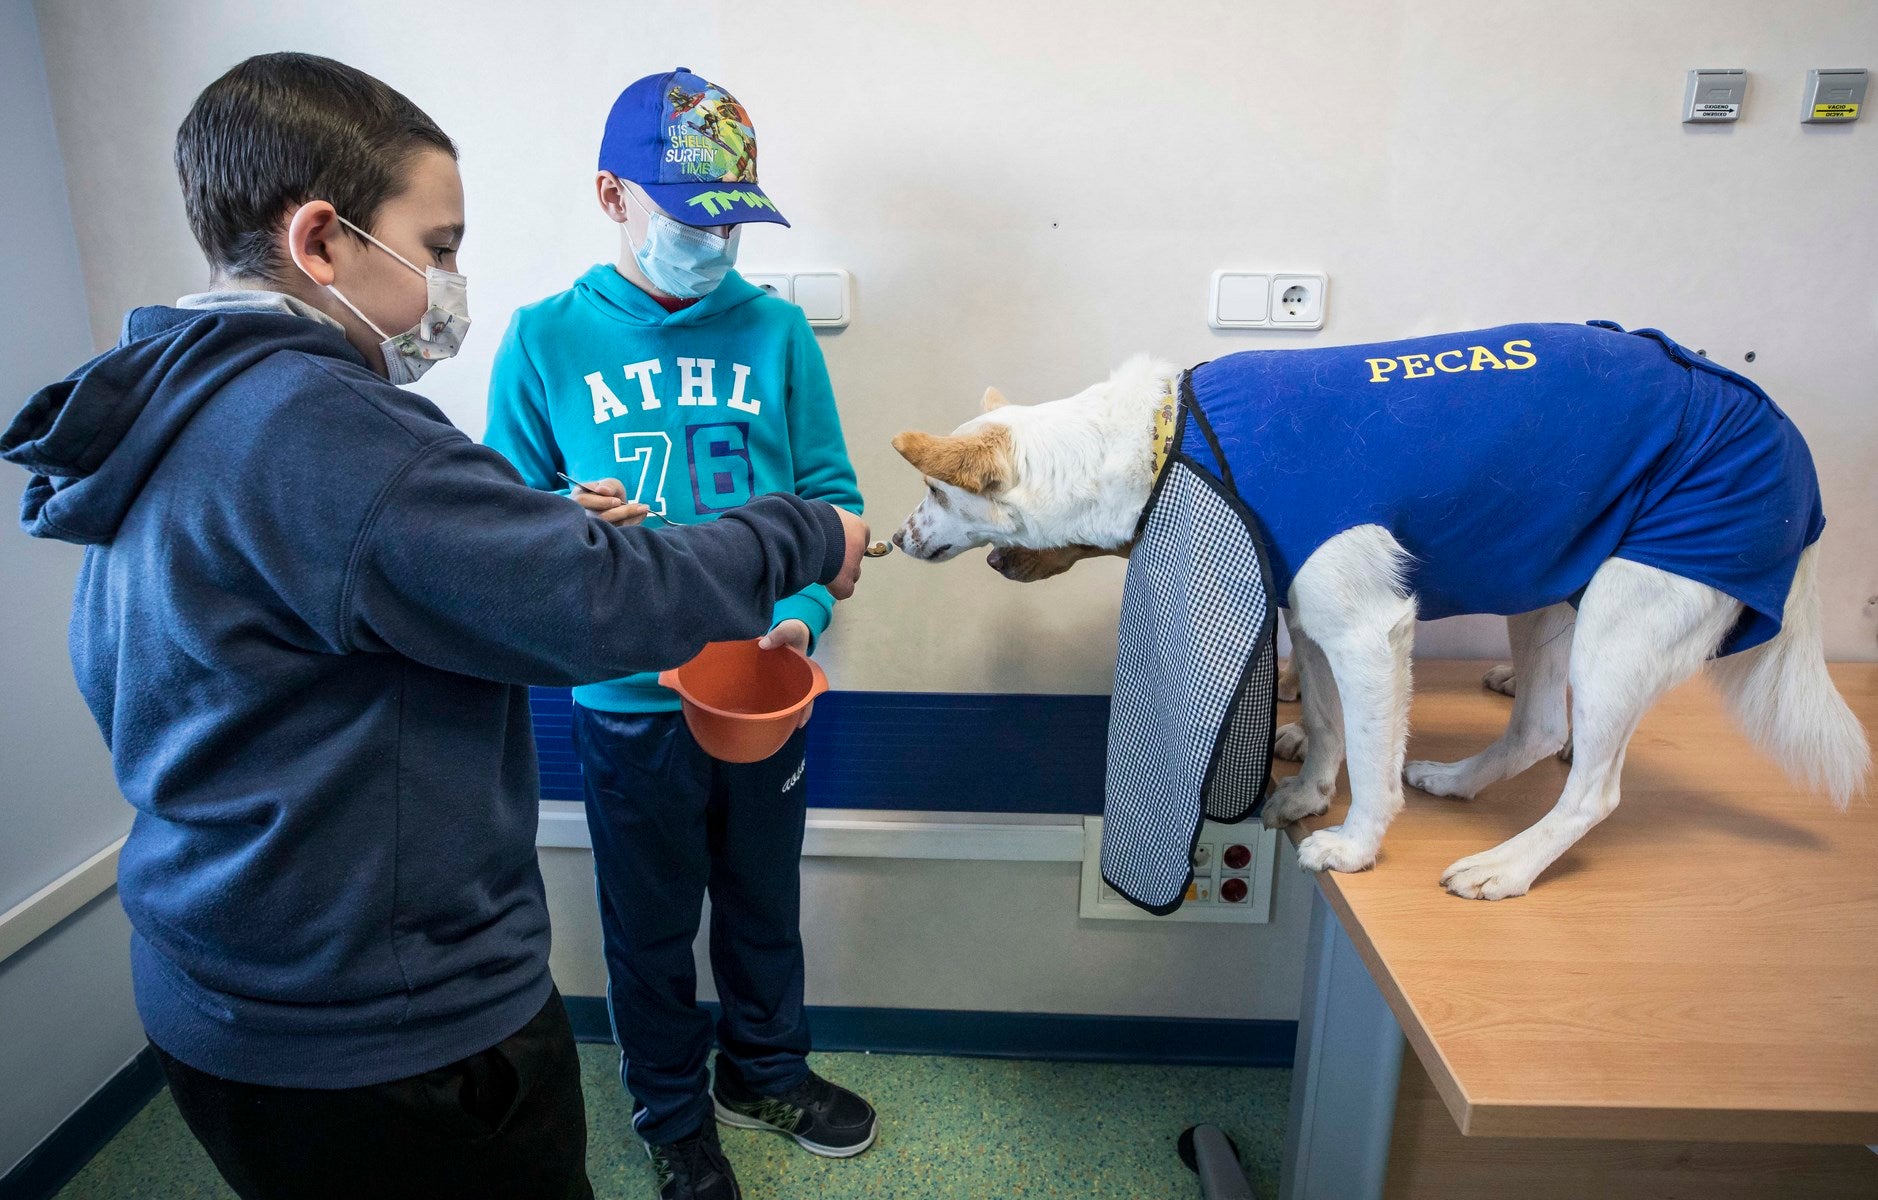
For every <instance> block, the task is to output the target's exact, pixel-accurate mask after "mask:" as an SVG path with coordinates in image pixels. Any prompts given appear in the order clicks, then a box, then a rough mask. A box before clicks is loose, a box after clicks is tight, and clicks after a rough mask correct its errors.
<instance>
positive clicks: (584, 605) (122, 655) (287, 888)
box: [0, 308, 844, 1088]
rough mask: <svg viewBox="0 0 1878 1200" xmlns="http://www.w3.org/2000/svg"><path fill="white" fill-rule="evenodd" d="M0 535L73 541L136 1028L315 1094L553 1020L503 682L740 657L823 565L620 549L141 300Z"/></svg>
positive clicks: (430, 420) (525, 794)
mask: <svg viewBox="0 0 1878 1200" xmlns="http://www.w3.org/2000/svg"><path fill="white" fill-rule="evenodd" d="M0 457H4V458H6V459H7V460H8V461H11V462H14V463H18V464H20V465H22V466H24V467H26V468H27V469H28V470H30V471H32V472H33V473H34V477H33V479H32V482H31V484H30V485H29V487H28V489H27V492H26V497H25V500H24V503H23V516H22V521H23V524H24V525H25V527H26V529H27V531H28V532H30V533H32V534H34V535H35V536H38V537H50V538H58V539H61V540H63V541H68V542H77V543H80V544H83V545H84V546H86V548H87V549H86V553H85V560H84V566H83V568H82V570H81V572H80V574H79V577H78V586H77V594H76V596H75V598H74V601H73V611H72V627H71V653H72V663H73V666H74V669H75V670H76V673H77V676H78V685H79V689H80V691H81V692H82V693H83V694H84V697H85V700H86V702H87V703H88V704H89V705H90V707H91V711H92V714H93V715H94V716H95V717H96V718H97V721H98V725H99V727H100V728H101V729H102V730H103V732H104V738H105V741H106V743H107V744H108V745H109V747H110V749H111V755H112V761H113V763H114V765H115V768H116V773H117V781H118V785H119V787H121V788H122V790H123V792H124V795H125V797H126V798H127V799H129V801H130V802H131V804H133V805H134V806H135V807H136V809H137V815H136V818H135V821H134V823H133V825H132V827H131V833H130V839H129V841H128V842H127V843H126V845H125V847H124V852H123V856H122V859H121V862H120V865H119V870H118V886H119V892H120V895H121V897H122V900H123V903H124V908H125V910H126V912H128V913H129V915H130V920H131V925H132V927H133V930H134V933H133V937H132V944H131V961H132V975H133V979H134V982H135V987H136V995H137V1005H138V1011H139V1013H140V1015H141V1016H142V1018H143V1021H144V1024H145V1026H146V1028H147V1029H148V1031H149V1033H150V1036H151V1038H152V1040H153V1041H155V1042H156V1043H157V1044H158V1045H159V1046H161V1047H163V1049H164V1050H166V1051H168V1052H169V1053H170V1054H172V1055H174V1056H175V1057H177V1058H179V1059H181V1060H183V1061H184V1062H186V1063H188V1064H190V1065H191V1066H194V1067H196V1068H198V1069H200V1070H203V1071H208V1072H211V1073H213V1074H216V1075H220V1076H223V1077H225V1078H229V1079H236V1080H242V1081H245V1082H249V1083H260V1084H271V1085H276V1086H290V1087H318V1088H340V1087H352V1086H358V1085H362V1084H367V1083H375V1082H382V1081H385V1080H389V1079H396V1078H401V1077H404V1076H407V1075H412V1074H416V1073H418V1072H421V1071H426V1070H430V1069H433V1068H435V1067H438V1066H441V1065H443V1064H445V1063H448V1062H452V1061H454V1060H456V1059H458V1058H461V1057H464V1056H466V1055H469V1054H473V1053H475V1052H477V1051H479V1050H482V1049H484V1048H486V1047H488V1046H490V1045H492V1044H494V1043H495V1042H497V1041H500V1040H501V1039H503V1038H504V1037H507V1036H508V1035H509V1034H510V1033H513V1032H514V1031H515V1030H517V1029H519V1028H520V1027H521V1026H522V1025H523V1024H525V1023H526V1022H527V1021H528V1019H529V1018H530V1017H532V1016H533V1015H534V1014H535V1012H536V1011H537V1010H538V1009H539V1008H540V1007H541V1005H542V1004H543V1002H544V1001H545V1000H546V998H547V996H548V991H549V987H550V980H549V977H548V913H547V906H546V902H545V899H544V896H543V892H542V885H541V876H540V873H539V871H538V870H537V868H536V864H535V826H536V801H537V790H536V788H537V784H536V768H535V751H534V742H533V738H532V735H531V731H530V722H529V711H528V695H527V691H526V688H525V687H524V686H523V685H526V684H550V685H571V684H582V683H589V682H593V681H596V680H602V679H615V678H618V677H619V676H622V675H627V674H630V673H633V672H636V671H643V670H649V669H658V668H661V667H669V666H673V665H676V664H678V663H680V662H683V661H684V660H686V659H687V658H689V657H690V656H691V655H692V654H694V653H695V652H696V651H697V650H698V649H699V648H700V647H701V646H702V645H703V643H704V642H706V641H707V640H714V639H722V638H736V637H754V636H757V635H760V634H761V633H763V632H764V631H765V630H766V629H767V628H768V624H769V618H770V615H771V613H772V611H773V610H774V608H775V606H776V602H777V601H778V600H780V599H781V598H783V597H784V596H787V595H790V594H792V593H795V592H799V591H801V590H802V589H803V588H805V587H808V586H809V585H811V584H814V583H825V582H827V581H829V580H830V579H832V578H833V577H834V576H835V575H836V574H837V572H838V571H839V570H840V567H841V562H842V558H843V550H844V537H843V533H842V527H841V521H840V518H839V517H838V516H837V514H836V512H835V510H834V509H833V508H830V507H829V506H827V505H825V504H820V503H815V502H811V501H805V500H800V499H797V498H796V497H794V496H770V497H763V498H760V499H758V500H756V501H753V502H752V503H750V504H748V505H746V506H744V507H743V508H740V509H738V510H737V511H735V512H731V513H727V514H725V515H724V516H723V517H722V518H721V519H720V520H718V521H715V522H713V523H712V524H710V525H708V526H703V527H699V528H685V529H659V530H645V529H625V530H621V529H615V528H612V527H611V526H608V525H607V524H605V523H604V522H602V521H599V520H596V519H593V518H591V517H589V516H587V515H586V513H585V512H584V511H583V510H582V509H580V508H579V507H577V506H575V505H573V504H571V503H569V502H568V501H567V499H566V498H564V497H562V496H558V495H554V494H552V493H548V492H542V491H537V490H535V489H534V488H530V487H528V486H526V485H524V484H523V483H522V481H521V479H520V477H519V476H517V475H516V473H515V470H514V468H512V467H511V466H510V465H509V464H508V462H507V461H506V460H504V459H503V458H502V456H501V455H499V454H497V453H496V452H495V451H493V450H489V449H486V448H484V447H481V446H478V445H476V444H475V443H474V442H472V441H471V440H470V439H469V438H467V437H466V436H464V435H463V433H462V432H461V431H459V430H458V429H457V428H456V427H455V426H454V425H452V424H451V423H450V421H449V419H448V418H447V417H445V416H444V415H443V413H442V412H440V411H439V410H438V409H437V408H436V407H435V406H433V405H432V404H430V403H429V402H428V401H426V400H425V399H423V398H422V397H421V396H418V395H416V394H415V393H412V392H408V391H404V390H402V389H399V388H395V387H392V386H391V385H390V384H388V383H386V382H385V381H384V380H383V379H380V378H379V377H378V376H377V375H375V374H373V373H372V372H371V371H370V370H369V369H367V367H366V365H365V362H364V360H363V359H362V358H361V357H360V356H359V354H358V352H357V351H355V350H354V349H353V348H352V347H351V346H350V345H349V344H348V343H347V342H346V341H345V339H344V337H343V336H341V335H340V334H339V333H338V332H337V331H336V330H333V329H329V328H327V327H325V326H323V325H321V324H319V323H318V322H315V321H311V320H308V319H306V318H303V317H298V316H293V315H289V314H286V313H270V312H203V311H192V310H181V309H173V308H140V309H137V310H135V311H134V312H132V313H131V314H130V315H129V317H127V318H126V320H125V332H124V337H123V340H122V341H121V342H120V344H119V345H118V346H117V348H116V349H114V350H111V351H109V352H107V353H106V354H104V355H102V356H101V357H99V358H97V359H95V360H93V361H92V362H90V363H88V364H86V365H85V366H84V367H82V368H80V369H79V370H78V371H77V372H76V373H75V374H74V375H72V376H71V377H70V378H68V379H66V380H65V381H63V382H60V383H56V384H53V385H52V386H50V387H48V388H46V389H44V390H43V391H41V392H39V393H38V394H37V395H36V396H34V397H33V398H32V400H31V401H30V402H28V404H27V406H26V408H25V409H24V410H23V411H22V412H21V413H20V415H19V416H18V417H17V418H16V419H15V421H14V423H13V426H12V428H11V429H9V430H8V431H7V432H6V434H5V435H4V437H0Z"/></svg>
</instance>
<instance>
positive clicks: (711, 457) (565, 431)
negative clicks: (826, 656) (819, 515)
mask: <svg viewBox="0 0 1878 1200" xmlns="http://www.w3.org/2000/svg"><path fill="white" fill-rule="evenodd" d="M484 441H485V442H487V444H488V445H489V446H491V447H492V448H494V449H496V450H498V451H500V452H501V453H502V454H503V455H504V456H506V457H507V458H508V460H509V461H510V462H512V463H514V464H515V468H516V470H518V471H520V472H521V473H522V478H523V479H524V480H526V481H527V482H528V483H529V484H530V485H532V486H534V487H538V488H542V489H544V490H548V491H559V492H563V493H565V492H566V491H568V487H567V485H566V483H565V482H563V481H562V480H561V479H560V478H559V477H558V475H557V472H563V471H564V472H566V473H567V474H569V475H571V476H573V477H574V478H575V479H583V480H592V479H618V480H620V481H621V482H623V483H624V484H625V485H626V494H627V497H628V498H629V499H636V500H638V501H639V502H641V503H643V504H645V505H647V506H649V507H650V508H651V509H652V512H653V514H654V515H653V516H652V517H649V518H647V522H646V523H647V524H648V525H657V524H659V523H660V521H661V519H662V518H664V517H666V516H669V517H670V518H671V520H672V521H673V522H677V523H684V524H695V523H698V522H703V521H710V520H713V519H715V518H716V517H717V516H718V515H719V514H721V513H725V512H728V511H730V510H731V509H734V508H737V507H738V506H739V505H742V504H744V503H746V502H748V501H749V500H751V499H752V498H753V497H756V496H761V495H764V494H766V493H770V492H789V493H793V494H794V495H797V496H802V497H805V498H807V499H812V500H823V501H826V502H828V503H830V504H835V505H839V506H840V507H842V508H845V509H848V510H849V511H851V512H854V513H857V514H858V513H859V512H860V511H861V492H860V488H859V486H858V485H857V484H856V482H855V478H854V466H853V464H852V463H850V462H849V461H848V450H847V445H846V443H845V442H844V440H843V439H842V436H841V418H840V415H839V414H838V413H837V412H836V410H835V396H834V391H833V389H832V388H831V387H830V386H829V382H828V368H827V365H826V364H825V363H824V362H823V361H822V352H821V348H820V347H819V346H817V345H816V344H815V335H814V333H813V332H812V331H811V330H810V329H809V325H808V321H807V320H806V319H805V318H804V317H803V315H802V310H801V309H799V308H797V307H796V306H795V305H793V304H790V303H789V302H788V301H786V300H780V299H777V298H776V297H774V296H771V295H770V294H769V293H767V292H765V291H763V290H762V289H761V288H759V287H757V286H756V285H754V284H752V283H750V282H749V281H748V280H746V279H744V278H743V277H742V276H741V275H739V274H737V273H736V272H735V271H732V272H731V273H730V274H729V275H727V276H725V278H724V281H723V282H722V283H720V284H719V285H718V286H717V287H716V289H714V290H713V291H712V292H711V293H710V294H708V295H706V296H705V297H704V298H703V299H701V300H699V301H698V302H697V303H695V304H692V305H690V306H688V307H686V308H682V309H679V310H678V311H677V312H667V311H666V310H665V308H664V307H663V306H661V305H660V304H659V303H658V302H657V301H655V300H654V299H652V297H650V296H648V295H646V294H645V293H644V292H642V291H640V290H639V288H637V287H635V286H634V285H633V284H632V283H630V282H628V281H627V280H626V279H625V278H624V277H623V276H621V275H620V273H619V272H618V271H617V270H615V269H614V268H613V265H612V264H611V263H600V264H598V265H596V266H594V267H593V268H592V269H590V270H589V271H587V272H586V274H584V275H582V276H581V277H580V278H579V279H578V280H576V281H575V283H574V286H573V287H571V288H569V289H568V290H566V291H564V292H561V293H558V294H557V295H553V296H549V297H548V298H547V299H545V300H542V301H540V302H538V303H536V304H531V305H529V306H527V307H526V308H523V309H521V310H520V311H518V312H517V313H516V314H515V318H514V320H512V321H510V322H509V328H508V332H507V333H506V334H505V335H503V339H502V346H501V349H500V350H498V351H497V353H496V363H495V370H494V372H493V374H492V376H491V378H490V384H489V428H488V431H487V433H486V434H485V435H484ZM834 607H835V602H834V597H833V596H831V595H829V593H828V589H827V588H825V587H823V586H821V585H820V584H815V585H813V586H811V587H809V588H807V589H805V590H803V591H800V592H796V593H795V594H793V595H790V596H786V597H784V598H783V599H781V600H780V601H778V602H777V604H776V607H775V615H774V618H773V620H772V621H771V625H772V626H774V625H775V624H777V623H779V622H782V621H785V620H788V619H789V618H791V617H794V618H796V619H798V620H800V621H802V622H803V623H804V624H806V625H807V626H808V627H809V632H810V634H811V635H812V636H813V637H814V638H816V639H819V638H820V637H821V635H822V633H823V632H824V631H825V630H826V629H827V628H828V622H829V619H830V617H832V616H833V614H834ZM574 699H575V701H577V702H578V703H580V704H582V705H584V706H586V707H587V708H593V709H600V710H602V711H606V712H669V711H672V710H674V709H676V708H677V707H678V697H677V696H676V695H674V694H673V693H672V692H670V691H668V690H667V689H665V688H662V687H660V686H659V684H658V679H657V677H656V676H655V675H629V676H627V677H625V678H623V679H614V680H610V681H608V682H605V683H595V684H589V685H587V686H585V687H578V688H575V689H574Z"/></svg>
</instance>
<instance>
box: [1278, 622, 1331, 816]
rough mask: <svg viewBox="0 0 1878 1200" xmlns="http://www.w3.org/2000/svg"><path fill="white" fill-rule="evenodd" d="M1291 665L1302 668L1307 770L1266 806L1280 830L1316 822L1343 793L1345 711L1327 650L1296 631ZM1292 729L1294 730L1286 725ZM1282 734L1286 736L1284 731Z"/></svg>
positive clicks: (1283, 785) (1300, 771)
mask: <svg viewBox="0 0 1878 1200" xmlns="http://www.w3.org/2000/svg"><path fill="white" fill-rule="evenodd" d="M1291 661H1292V662H1293V663H1296V664H1297V667H1298V674H1299V680H1300V682H1301V683H1302V684H1303V686H1304V720H1303V722H1302V724H1303V726H1304V732H1303V733H1302V735H1300V740H1301V741H1303V743H1304V753H1303V756H1302V757H1303V759H1304V765H1303V766H1302V767H1300V768H1299V769H1298V773H1297V774H1296V775H1293V776H1292V777H1291V778H1289V779H1286V780H1282V781H1280V783H1279V784H1278V786H1277V787H1275V788H1273V789H1272V794H1271V796H1270V797H1269V798H1267V799H1266V801H1265V808H1264V811H1263V814H1262V815H1263V819H1264V821H1265V824H1266V825H1267V826H1268V827H1270V828H1272V829H1279V828H1282V827H1284V826H1286V825H1289V824H1291V822H1293V821H1295V820H1297V819H1298V818H1299V817H1314V816H1316V815H1317V814H1318V813H1320V812H1323V811H1324V810H1325V809H1326V808H1329V807H1330V797H1331V794H1332V793H1334V792H1335V791H1336V790H1337V770H1338V768H1340V767H1342V766H1343V712H1342V706H1341V704H1340V703H1339V702H1338V698H1337V680H1336V677H1335V676H1334V675H1332V674H1331V672H1330V662H1329V660H1328V659H1326V658H1325V657H1324V651H1323V649H1322V648H1321V647H1320V646H1318V645H1317V644H1316V643H1314V642H1312V641H1311V640H1310V639H1309V638H1307V637H1304V636H1303V635H1302V634H1300V633H1299V632H1298V629H1297V626H1295V625H1294V626H1292V628H1291ZM1286 728H1290V726H1286ZM1281 732H1282V731H1281Z"/></svg>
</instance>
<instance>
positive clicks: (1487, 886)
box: [1441, 843, 1538, 900]
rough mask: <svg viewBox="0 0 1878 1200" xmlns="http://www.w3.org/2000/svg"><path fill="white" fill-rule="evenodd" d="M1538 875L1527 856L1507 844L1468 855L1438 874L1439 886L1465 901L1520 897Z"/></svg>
mask: <svg viewBox="0 0 1878 1200" xmlns="http://www.w3.org/2000/svg"><path fill="white" fill-rule="evenodd" d="M1537 877H1538V872H1537V871H1535V870H1533V869H1532V865H1531V861H1530V858H1529V856H1528V855H1526V854H1524V853H1522V852H1521V851H1520V850H1518V849H1515V848H1512V847H1511V846H1510V843H1509V844H1507V845H1499V846H1495V847H1494V848H1493V849H1491V850H1483V851H1482V852H1480V853H1479V854H1470V855H1468V856H1467V857H1466V858H1463V859H1461V860H1460V861H1459V862H1457V863H1455V864H1454V865H1453V866H1451V867H1449V868H1448V869H1447V870H1445V871H1443V872H1442V873H1441V886H1442V887H1444V888H1446V889H1448V890H1449V891H1450V892H1453V893H1454V894H1455V895H1456V896H1460V897H1463V898H1465V899H1468V900H1505V899H1508V898H1509V897H1512V896H1524V895H1525V894H1526V889H1528V888H1530V887H1531V886H1532V881H1533V880H1534V879H1535V878H1537Z"/></svg>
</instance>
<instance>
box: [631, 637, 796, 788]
mask: <svg viewBox="0 0 1878 1200" xmlns="http://www.w3.org/2000/svg"><path fill="white" fill-rule="evenodd" d="M659 682H660V683H662V684H664V685H665V686H666V687H668V688H671V689H672V690H673V691H674V692H677V693H678V698H679V700H680V701H682V702H683V704H684V711H685V724H687V725H689V726H690V727H691V736H692V737H695V738H697V739H698V745H700V746H702V747H704V752H705V753H706V754H708V755H710V756H711V757H712V758H715V759H718V760H720V761H723V762H733V763H753V762H762V761H763V760H764V759H766V758H768V757H769V756H770V755H772V754H774V753H776V752H777V751H778V750H781V749H782V748H783V743H784V742H786V741H788V740H789V735H790V734H792V733H794V732H795V731H796V726H797V724H799V723H800V722H801V720H802V710H803V709H805V708H807V707H808V706H809V705H810V704H811V703H813V702H814V700H815V697H817V696H819V695H821V694H822V693H823V692H825V691H827V690H828V676H827V675H825V674H823V673H822V668H821V667H820V666H819V665H817V664H816V662H815V661H814V660H813V659H811V658H809V657H808V656H807V655H806V654H803V653H802V652H801V651H799V650H797V649H795V648H794V647H792V646H783V647H780V648H778V649H775V650H764V649H761V648H760V647H759V646H758V645H757V643H756V642H755V641H754V640H752V641H748V642H712V643H711V644H710V645H708V646H706V647H705V648H704V650H703V651H702V652H701V653H700V654H699V655H698V657H696V658H694V659H692V660H691V661H690V662H688V663H686V664H685V665H684V666H682V667H679V668H678V669H677V670H675V671H665V672H662V673H661V674H660V675H659Z"/></svg>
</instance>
